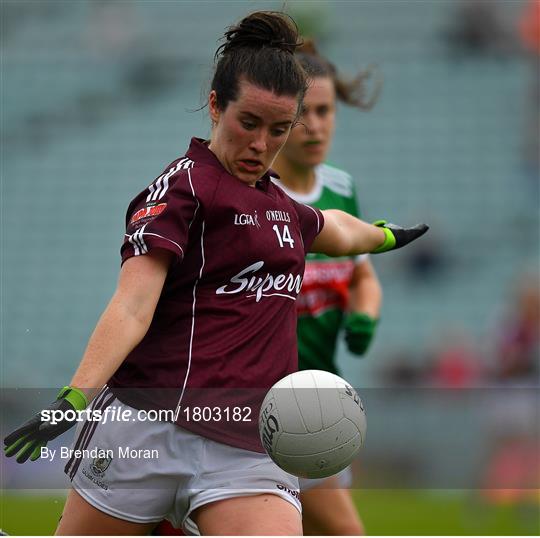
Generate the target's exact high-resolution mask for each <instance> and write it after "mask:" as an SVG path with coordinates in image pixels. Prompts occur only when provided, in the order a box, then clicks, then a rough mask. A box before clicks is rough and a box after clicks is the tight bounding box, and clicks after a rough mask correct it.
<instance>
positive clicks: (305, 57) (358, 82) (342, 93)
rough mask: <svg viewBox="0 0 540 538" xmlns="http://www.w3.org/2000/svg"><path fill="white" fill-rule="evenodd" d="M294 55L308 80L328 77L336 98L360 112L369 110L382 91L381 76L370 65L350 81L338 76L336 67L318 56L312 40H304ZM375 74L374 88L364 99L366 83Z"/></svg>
mask: <svg viewBox="0 0 540 538" xmlns="http://www.w3.org/2000/svg"><path fill="white" fill-rule="evenodd" d="M296 55H297V57H298V59H299V60H300V63H301V64H302V67H303V68H304V70H305V71H306V73H307V75H308V76H309V77H310V78H317V77H330V78H331V79H332V80H333V81H334V88H335V90H336V96H337V98H338V99H339V100H340V101H342V102H343V103H345V104H347V105H351V106H355V107H357V108H360V109H362V110H370V109H371V108H373V105H374V104H375V103H376V102H377V99H378V98H379V95H380V93H381V89H382V82H383V81H382V75H381V74H380V72H379V71H377V69H376V67H375V66H373V65H371V66H369V67H368V68H367V69H366V70H365V71H360V73H358V75H357V76H356V77H355V78H353V79H352V80H347V79H345V78H343V77H342V76H340V75H339V73H338V71H337V69H336V67H335V66H334V65H333V64H332V63H330V62H329V61H328V60H327V59H326V58H324V57H323V56H321V55H320V54H319V51H318V50H317V48H316V47H315V43H314V41H313V40H312V39H304V41H303V43H302V45H301V46H300V47H299V48H298V50H297V52H296ZM374 73H376V81H375V87H374V89H373V91H372V93H371V96H370V97H369V98H367V97H366V82H367V80H368V79H369V78H371V76H372V75H373V74H374Z"/></svg>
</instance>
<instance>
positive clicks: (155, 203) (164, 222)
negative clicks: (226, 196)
mask: <svg viewBox="0 0 540 538" xmlns="http://www.w3.org/2000/svg"><path fill="white" fill-rule="evenodd" d="M158 182H159V178H158V180H157V181H156V182H154V183H152V184H151V185H150V186H149V187H148V188H147V189H146V190H145V191H143V192H142V193H140V194H139V196H137V197H136V198H135V199H134V200H133V202H132V203H131V204H130V206H129V208H128V210H127V213H126V233H125V236H124V243H123V245H122V248H121V256H122V263H124V262H125V261H126V260H127V259H128V258H131V257H133V256H140V255H143V254H146V253H147V252H149V251H150V250H152V249H153V248H163V249H165V250H168V251H170V252H172V253H173V254H174V256H175V259H176V261H177V262H178V261H181V260H182V259H183V257H184V253H185V250H186V245H187V242H188V235H189V228H190V226H191V224H192V222H193V220H194V219H195V218H196V214H197V210H198V207H199V202H198V200H197V198H196V196H195V192H194V190H193V188H192V182H191V176H190V171H189V170H182V171H181V172H179V173H178V174H176V175H175V176H173V177H171V178H168V182H167V184H166V185H163V184H162V185H159V184H158Z"/></svg>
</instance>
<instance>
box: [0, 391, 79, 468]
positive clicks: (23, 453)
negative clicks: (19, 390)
mask: <svg viewBox="0 0 540 538" xmlns="http://www.w3.org/2000/svg"><path fill="white" fill-rule="evenodd" d="M87 405H88V400H87V399H86V396H85V394H84V393H83V392H82V391H80V390H79V389H76V388H74V387H64V388H63V389H62V390H61V391H60V392H59V393H58V396H57V397H56V400H55V401H54V402H53V403H52V404H51V405H49V406H48V407H46V408H45V409H43V410H42V411H40V412H39V413H37V414H36V415H35V416H33V417H32V418H31V419H30V420H29V421H28V422H25V423H24V424H23V425H22V426H20V427H19V428H17V429H16V430H15V431H14V432H12V433H10V434H9V435H8V436H7V437H5V439H4V452H5V454H6V456H7V457H8V458H11V457H12V456H14V455H15V454H16V455H17V463H24V462H25V461H26V460H27V459H28V458H30V459H31V460H32V461H35V460H37V459H38V458H39V456H40V454H41V447H43V446H45V445H46V444H47V443H48V442H49V441H51V440H52V439H54V438H56V437H58V436H59V435H61V434H62V433H64V432H65V431H67V430H69V428H71V427H72V426H73V425H74V424H75V423H76V422H77V421H76V412H77V411H82V410H83V409H85V408H86V406H87ZM54 411H61V412H62V413H57V414H56V415H57V416H56V417H54ZM66 411H72V412H73V411H74V412H75V413H69V414H70V415H71V414H73V419H70V418H68V419H66V418H62V419H61V420H58V419H59V418H60V415H61V414H65V412H66ZM47 417H49V419H47ZM55 418H56V419H55ZM53 422H54V423H53Z"/></svg>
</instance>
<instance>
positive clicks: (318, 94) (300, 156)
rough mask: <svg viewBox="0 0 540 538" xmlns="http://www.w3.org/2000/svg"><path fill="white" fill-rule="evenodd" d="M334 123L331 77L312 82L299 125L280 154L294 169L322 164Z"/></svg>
mask: <svg viewBox="0 0 540 538" xmlns="http://www.w3.org/2000/svg"><path fill="white" fill-rule="evenodd" d="M335 121H336V90H335V88H334V81H333V80H332V79H331V78H330V77H317V78H314V79H313V80H312V81H311V83H310V85H309V88H308V91H307V93H306V95H305V97H304V103H303V107H302V110H301V115H300V117H299V119H298V123H297V124H296V125H295V126H294V128H293V129H292V131H291V134H290V136H289V138H288V140H287V143H286V144H285V146H284V148H283V149H282V151H281V155H282V156H283V157H285V158H286V159H287V160H289V161H290V162H292V163H294V164H295V165H296V166H301V167H303V168H306V167H307V168H311V167H314V166H317V165H319V164H321V163H322V162H324V160H325V159H326V156H327V154H328V151H329V150H330V144H331V142H332V137H333V136H334V129H335Z"/></svg>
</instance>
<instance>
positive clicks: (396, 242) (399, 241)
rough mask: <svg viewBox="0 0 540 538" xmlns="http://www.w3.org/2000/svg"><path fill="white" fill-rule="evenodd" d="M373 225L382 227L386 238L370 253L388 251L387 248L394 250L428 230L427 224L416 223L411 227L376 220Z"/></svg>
mask: <svg viewBox="0 0 540 538" xmlns="http://www.w3.org/2000/svg"><path fill="white" fill-rule="evenodd" d="M373 225H374V226H378V227H379V228H382V229H383V230H384V233H385V234H386V238H385V240H384V243H383V244H382V245H381V246H379V247H377V248H376V249H375V250H373V251H372V254H378V253H380V252H388V251H389V250H396V249H397V248H401V247H404V246H405V245H406V244H408V243H410V242H411V241H414V240H415V239H418V238H419V237H420V236H421V235H424V234H425V233H426V232H427V231H428V230H429V226H428V225H427V224H417V225H416V226H413V227H412V228H402V227H401V226H398V225H397V224H392V223H391V222H386V221H385V220H377V221H375V222H374V223H373Z"/></svg>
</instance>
